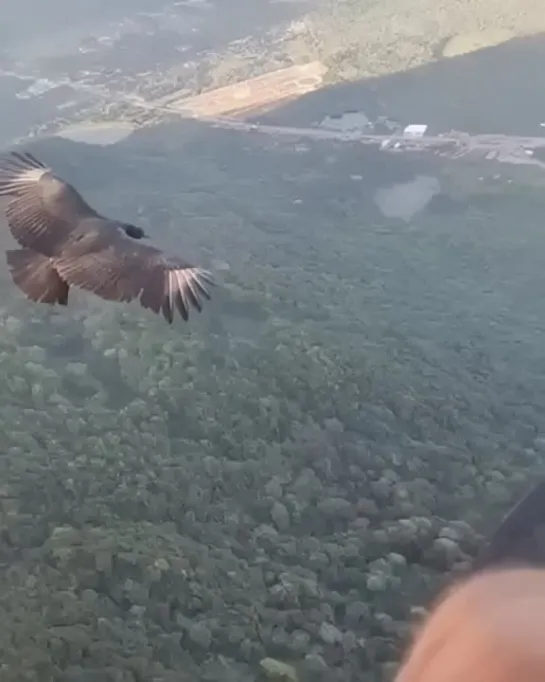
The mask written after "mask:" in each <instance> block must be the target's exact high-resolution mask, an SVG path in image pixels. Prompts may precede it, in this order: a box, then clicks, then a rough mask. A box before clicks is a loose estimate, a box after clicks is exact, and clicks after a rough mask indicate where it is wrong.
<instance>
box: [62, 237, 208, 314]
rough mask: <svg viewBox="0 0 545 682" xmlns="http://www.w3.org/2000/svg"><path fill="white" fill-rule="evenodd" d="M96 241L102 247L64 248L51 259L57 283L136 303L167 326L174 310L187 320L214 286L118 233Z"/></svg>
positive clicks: (194, 269)
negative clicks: (59, 280) (58, 278)
mask: <svg viewBox="0 0 545 682" xmlns="http://www.w3.org/2000/svg"><path fill="white" fill-rule="evenodd" d="M102 239H103V248H95V249H94V250H93V251H92V252H90V253H84V254H81V253H78V252H76V251H75V250H74V249H72V250H71V249H70V247H68V248H66V249H65V250H64V251H63V253H62V255H60V256H59V257H57V258H55V260H54V262H55V268H56V269H57V271H58V273H59V275H60V276H61V277H62V279H63V280H65V281H66V282H68V284H70V285H74V286H77V287H81V288H82V289H86V290H87V291H92V292H93V293H95V294H97V295H98V296H100V297H102V298H104V299H106V300H110V301H131V300H133V299H138V300H139V301H140V305H142V306H143V307H144V308H148V309H150V310H152V311H153V312H154V313H161V312H162V313H163V315H164V317H165V319H166V320H167V322H169V324H172V321H173V318H174V312H175V310H176V309H177V310H178V312H179V314H180V315H181V317H182V318H183V319H184V320H187V319H188V317H189V311H190V309H191V308H194V309H195V310H197V311H199V312H200V311H201V309H202V299H203V298H205V299H207V300H210V292H209V291H208V288H207V285H214V284H215V282H214V279H213V277H212V275H211V273H209V272H208V271H206V270H203V269H201V268H198V267H195V266H193V265H191V264H190V263H187V262H186V261H184V260H182V259H179V258H170V257H167V256H166V255H165V254H164V253H163V252H162V251H160V250H159V249H156V248H154V247H152V246H147V245H145V244H141V243H139V242H135V241H133V240H131V239H129V238H128V237H125V236H123V235H122V233H121V232H119V233H118V232H116V231H114V230H111V229H108V230H105V231H104V233H103V235H102Z"/></svg>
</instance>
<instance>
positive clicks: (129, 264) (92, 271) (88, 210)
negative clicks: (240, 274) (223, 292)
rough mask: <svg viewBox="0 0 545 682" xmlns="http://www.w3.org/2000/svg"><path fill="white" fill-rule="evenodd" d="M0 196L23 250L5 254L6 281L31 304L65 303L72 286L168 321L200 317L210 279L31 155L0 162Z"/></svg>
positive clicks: (12, 156)
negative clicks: (109, 214)
mask: <svg viewBox="0 0 545 682" xmlns="http://www.w3.org/2000/svg"><path fill="white" fill-rule="evenodd" d="M0 196H8V197H11V200H10V202H9V204H8V205H7V208H6V210H5V213H6V218H7V220H8V225H9V228H10V231H11V234H12V235H13V237H14V238H15V239H16V240H17V241H18V242H19V244H20V245H21V246H22V247H23V248H22V249H19V250H15V251H13V250H12V251H8V252H7V261H8V265H9V268H10V272H11V276H12V278H13V281H14V282H15V283H16V284H17V286H18V287H19V288H20V289H22V291H24V293H25V294H26V295H27V296H28V297H29V298H30V299H32V300H34V301H38V302H42V303H58V304H60V305H66V304H67V302H68V292H69V288H70V287H71V286H76V287H80V288H81V289H86V290H87V291H91V292H93V293H95V294H97V295H98V296H100V297H101V298H104V299H106V300H109V301H132V300H134V299H138V300H139V302H140V304H141V305H142V306H143V307H144V308H149V309H150V310H152V311H153V312H154V313H160V312H162V313H163V315H164V317H165V319H166V320H167V321H168V322H169V323H172V321H173V317H174V310H175V308H176V309H177V310H178V312H179V313H180V315H181V316H182V318H183V319H184V320H187V319H188V316H189V310H190V308H194V309H195V310H198V311H199V312H200V311H201V309H202V304H201V301H202V299H203V298H205V299H208V300H209V299H210V293H209V291H208V289H207V285H212V284H214V281H213V278H212V275H211V274H210V273H209V272H207V271H206V270H203V269H201V268H198V267H195V266H193V265H191V264H190V263H188V262H186V261H185V260H183V259H181V258H178V257H171V256H167V255H166V254H164V253H163V252H162V251H160V250H159V249H156V248H154V247H153V246H148V245H145V244H142V243H141V242H140V240H141V239H142V238H145V237H147V235H146V234H145V233H144V230H142V228H140V227H138V226H136V225H131V224H129V223H122V222H118V221H115V220H111V219H109V218H105V217H104V216H101V215H100V214H99V213H97V212H96V211H95V210H94V209H93V208H92V207H91V206H89V204H88V203H87V202H86V201H85V200H84V199H83V198H82V196H81V195H80V194H79V192H78V191H77V190H76V189H75V188H74V187H73V186H72V185H70V184H69V183H67V182H65V181H64V180H62V179H61V178H59V177H57V176H56V175H55V174H54V173H53V171H52V170H51V169H50V168H49V167H47V166H45V165H44V164H42V163H41V161H38V160H37V159H36V158H35V157H34V156H32V155H31V154H29V153H19V152H12V153H11V154H9V155H7V156H4V157H2V158H0Z"/></svg>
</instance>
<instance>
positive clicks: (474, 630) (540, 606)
mask: <svg viewBox="0 0 545 682" xmlns="http://www.w3.org/2000/svg"><path fill="white" fill-rule="evenodd" d="M396 682H545V570H540V569H533V568H517V569H509V570H500V571H495V572H489V573H481V574H477V575H475V576H473V577H471V578H469V579H467V580H465V581H464V582H461V583H459V584H457V585H455V586H454V587H452V588H450V589H449V590H447V592H446V593H445V594H444V595H443V597H442V598H441V599H440V600H439V602H438V604H436V606H435V608H434V609H433V610H432V612H431V614H430V616H429V617H428V619H427V620H426V621H425V622H424V624H423V625H422V627H421V628H420V630H419V632H418V633H417V635H416V638H415V641H414V643H413V646H412V647H411V648H410V650H409V652H408V655H407V657H406V659H405V661H404V663H403V665H402V666H401V668H400V671H399V673H398V676H397V678H396Z"/></svg>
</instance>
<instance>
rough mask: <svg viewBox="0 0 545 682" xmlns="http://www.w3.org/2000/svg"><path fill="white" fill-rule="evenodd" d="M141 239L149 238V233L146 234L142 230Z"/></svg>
mask: <svg viewBox="0 0 545 682" xmlns="http://www.w3.org/2000/svg"><path fill="white" fill-rule="evenodd" d="M142 239H150V236H149V234H146V233H145V232H144V234H143V235H142Z"/></svg>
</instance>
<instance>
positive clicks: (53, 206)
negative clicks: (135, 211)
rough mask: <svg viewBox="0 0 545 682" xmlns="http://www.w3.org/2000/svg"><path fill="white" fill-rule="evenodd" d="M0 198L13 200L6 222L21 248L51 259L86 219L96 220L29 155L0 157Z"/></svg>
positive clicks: (79, 198) (77, 197)
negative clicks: (6, 197)
mask: <svg viewBox="0 0 545 682" xmlns="http://www.w3.org/2000/svg"><path fill="white" fill-rule="evenodd" d="M0 196H9V197H12V199H11V201H10V202H9V204H8V206H7V207H6V218H7V220H8V224H9V228H10V230H11V233H12V235H13V236H14V237H15V239H16V240H17V241H18V242H19V244H20V245H21V246H24V247H26V248H29V249H32V250H34V251H38V252H39V253H42V254H44V255H46V256H54V255H55V254H57V253H58V252H59V251H60V250H62V246H63V244H64V243H65V241H66V240H67V239H68V238H69V236H70V233H71V232H72V230H74V229H75V228H77V226H78V225H79V223H80V222H81V221H82V220H84V219H85V218H90V217H97V216H98V214H97V213H96V211H95V210H94V209H93V208H91V207H90V206H89V204H87V202H86V201H85V200H84V199H83V198H82V196H81V195H80V194H79V192H78V191H77V190H76V189H75V188H74V187H73V186H72V185H70V184H69V183H67V182H64V180H62V179H61V178H58V177H57V176H56V175H55V174H54V173H53V171H52V170H51V169H50V168H49V167H48V166H45V165H44V164H43V163H42V162H41V161H38V159H36V158H35V157H34V156H32V155H31V154H29V153H28V152H24V153H23V152H11V153H10V154H6V155H2V156H1V157H0Z"/></svg>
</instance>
